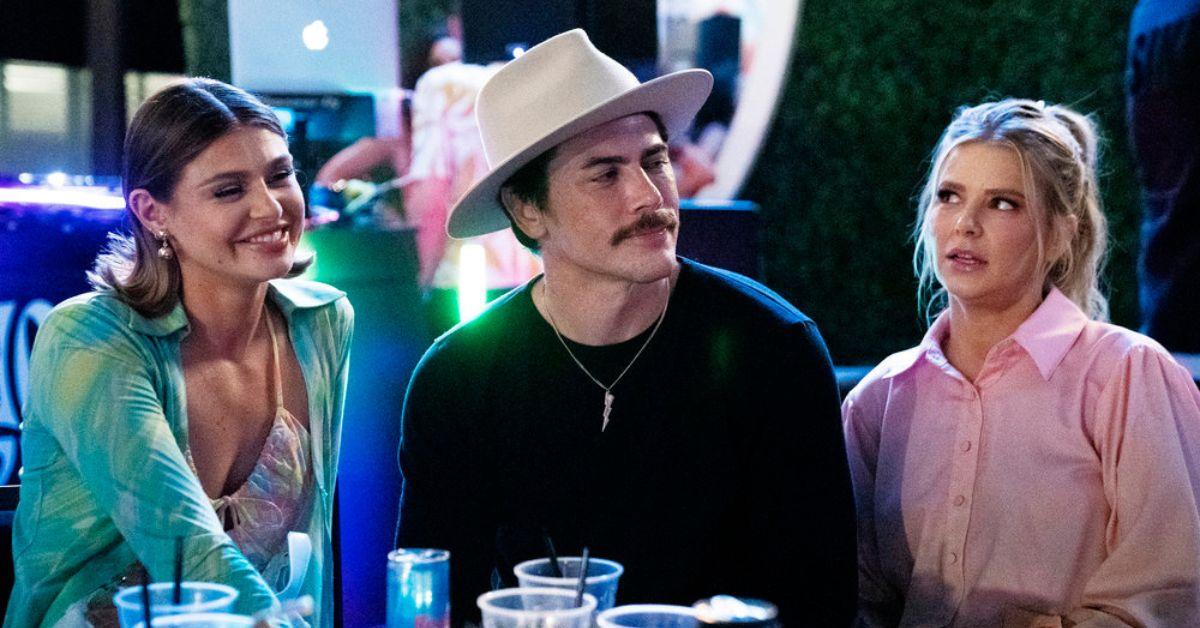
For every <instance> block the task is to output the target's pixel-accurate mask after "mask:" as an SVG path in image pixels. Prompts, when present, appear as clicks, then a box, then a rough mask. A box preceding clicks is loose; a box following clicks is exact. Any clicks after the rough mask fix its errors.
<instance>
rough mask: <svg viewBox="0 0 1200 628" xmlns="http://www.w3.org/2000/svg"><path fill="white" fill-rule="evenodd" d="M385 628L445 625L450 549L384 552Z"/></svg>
mask: <svg viewBox="0 0 1200 628" xmlns="http://www.w3.org/2000/svg"><path fill="white" fill-rule="evenodd" d="M387 601H388V604H387V625H388V628H449V626H450V552H448V551H446V550H440V549H404V548H401V549H398V550H395V551H393V552H390V553H388V597H387Z"/></svg>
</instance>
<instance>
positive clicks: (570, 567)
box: [513, 556, 625, 611]
mask: <svg viewBox="0 0 1200 628" xmlns="http://www.w3.org/2000/svg"><path fill="white" fill-rule="evenodd" d="M582 562H583V559H582V558H580V557H578V556H567V557H563V558H559V559H558V565H559V567H561V568H562V573H563V575H562V577H561V578H558V577H555V576H553V575H551V574H552V573H553V572H552V571H551V567H550V559H549V558H537V559H534V560H527V561H525V562H523V563H521V564H519V565H517V566H516V567H513V573H514V574H516V576H517V582H518V583H519V584H520V586H522V587H553V588H555V589H570V590H571V591H574V590H575V587H576V586H578V585H579V568H580V565H581V564H582ZM623 573H625V568H624V567H622V566H621V563H618V562H615V561H611V560H604V559H603V558H589V559H588V572H587V579H586V580H584V585H583V590H584V591H586V592H588V593H591V594H592V595H594V596H595V597H596V610H599V611H603V610H607V609H610V608H612V607H613V604H615V603H616V601H617V582H618V581H619V580H620V579H621V574H623Z"/></svg>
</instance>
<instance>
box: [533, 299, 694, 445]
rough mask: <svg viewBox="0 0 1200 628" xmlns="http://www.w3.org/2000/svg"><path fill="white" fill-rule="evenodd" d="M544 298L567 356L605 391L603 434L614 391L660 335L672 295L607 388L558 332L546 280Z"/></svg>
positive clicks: (549, 317)
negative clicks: (631, 355) (656, 336)
mask: <svg viewBox="0 0 1200 628" xmlns="http://www.w3.org/2000/svg"><path fill="white" fill-rule="evenodd" d="M542 296H543V297H545V298H546V307H545V310H546V318H548V319H550V328H551V329H553V330H554V335H555V336H556V337H558V341H559V342H560V343H562V346H563V349H566V350H567V355H569V356H571V359H572V360H574V361H575V366H578V367H579V370H581V371H583V374H584V375H587V376H588V379H590V380H592V381H593V382H595V383H596V385H597V386H599V387H600V388H602V389H603V390H604V421H603V422H602V423H601V424H600V431H601V432H603V431H604V430H605V428H607V427H608V415H609V414H611V413H612V405H613V401H615V400H616V397H615V396H613V394H612V389H613V387H614V386H616V385H617V382H619V381H621V378H622V377H625V374H626V373H628V372H629V369H630V368H632V367H633V363H634V362H637V359H638V358H639V357H641V355H642V352H643V351H645V350H646V347H648V346H650V341H651V340H654V334H657V333H658V328H659V327H661V326H662V322H663V319H665V318H666V317H667V306H668V305H670V304H671V295H670V293H669V292H668V294H667V302H666V303H664V304H663V310H662V314H659V315H658V322H656V323H654V329H653V330H651V331H650V335H649V336H647V337H646V341H645V342H643V343H642V346H641V348H639V349H638V350H637V353H635V354H633V359H631V360H630V361H629V364H626V365H625V368H623V369H621V373H620V374H619V375H617V378H616V379H614V380H613V381H612V383H611V384H609V385H607V386H605V385H604V382H601V381H600V380H598V379H596V376H595V375H592V372H591V371H589V370H587V367H586V366H584V365H583V362H580V361H579V358H577V357H575V353H574V352H573V351H571V347H569V346H567V341H566V340H565V339H563V336H562V333H561V332H559V331H558V325H557V324H556V323H555V322H554V315H553V314H551V313H550V289H549V288H547V287H546V284H545V280H543V283H542Z"/></svg>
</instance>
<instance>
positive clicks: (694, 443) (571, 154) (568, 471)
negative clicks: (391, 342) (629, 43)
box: [397, 30, 856, 626]
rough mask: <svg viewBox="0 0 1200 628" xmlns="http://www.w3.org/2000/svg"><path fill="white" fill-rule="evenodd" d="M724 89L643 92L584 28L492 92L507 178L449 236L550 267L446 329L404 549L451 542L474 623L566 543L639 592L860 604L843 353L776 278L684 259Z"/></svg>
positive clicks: (415, 424) (693, 81) (418, 425)
mask: <svg viewBox="0 0 1200 628" xmlns="http://www.w3.org/2000/svg"><path fill="white" fill-rule="evenodd" d="M711 85H712V78H711V76H710V75H709V74H708V73H707V72H704V71H703V70H689V71H684V72H678V73H674V74H670V75H667V76H663V77H660V78H657V79H655V80H652V81H649V82H647V83H644V84H641V83H639V82H638V81H637V79H636V78H635V77H634V76H633V75H632V74H631V73H630V72H629V71H628V70H626V69H625V68H623V67H622V66H621V65H620V64H618V63H617V62H615V61H613V60H612V59H610V58H609V57H607V56H605V55H603V54H602V53H600V52H599V51H598V50H597V49H596V48H595V47H593V46H592V44H591V42H589V41H588V39H587V36H586V35H585V34H584V33H583V31H580V30H575V31H570V32H567V33H563V34H561V35H558V36H556V37H553V38H551V39H549V40H547V41H545V42H543V43H542V44H540V45H538V46H535V47H534V48H532V49H530V50H529V51H528V52H526V53H525V54H524V55H523V56H522V57H520V58H518V59H516V60H514V61H512V62H510V63H509V64H508V65H506V66H505V67H504V68H502V69H501V70H499V71H498V72H497V73H496V75H495V76H494V77H492V79H491V80H490V81H489V82H488V83H487V84H486V85H485V86H484V87H483V89H482V90H481V92H480V94H479V100H478V104H477V116H478V119H479V123H480V130H481V134H482V136H483V143H484V149H485V152H486V153H487V158H488V163H489V165H490V167H491V171H490V174H489V175H488V176H487V177H486V178H484V179H483V180H482V181H480V182H479V183H478V184H476V185H475V187H474V188H472V189H471V190H470V191H468V192H467V194H466V195H465V196H464V197H463V198H462V199H461V200H460V201H459V203H458V204H457V205H456V206H455V207H454V208H453V209H452V211H451V215H450V218H449V224H448V230H449V233H450V235H451V236H454V237H469V236H475V235H479V234H482V233H488V232H491V231H495V230H499V229H505V228H508V227H510V225H511V226H512V228H513V229H514V232H515V234H516V235H517V237H518V238H519V239H520V240H521V241H522V243H524V244H525V245H526V246H529V247H530V248H533V249H535V250H537V251H538V252H539V253H540V254H541V256H542V260H543V263H544V266H545V273H544V275H542V276H539V277H537V278H535V279H533V280H532V281H530V282H529V283H527V284H526V285H524V286H522V287H520V288H517V289H515V290H513V291H512V292H510V293H509V294H507V295H506V296H504V297H502V298H500V299H499V300H498V301H497V302H495V303H493V304H492V305H491V307H490V308H489V309H488V310H487V311H486V312H484V313H483V314H482V315H481V316H479V317H478V318H476V319H475V320H474V321H471V322H469V323H465V324H462V325H460V326H458V327H456V328H455V329H453V330H451V331H450V332H448V333H447V334H446V335H444V336H442V337H441V338H439V339H438V340H437V341H436V342H435V343H434V345H433V347H431V348H430V349H429V351H428V352H427V353H426V354H425V357H424V358H423V359H422V361H421V363H420V365H419V366H418V367H417V370H416V372H415V373H414V375H413V378H412V382H411V384H410V386H409V390H408V395H407V398H406V401H405V410H404V424H403V434H402V440H401V445H400V466H401V471H402V472H403V474H404V490H403V496H402V498H401V505H400V520H399V526H398V534H397V541H398V544H399V545H401V546H406V547H421V546H424V547H441V548H445V549H449V550H450V552H451V574H452V586H451V590H452V599H453V611H454V613H455V623H460V622H463V621H466V620H469V619H471V618H472V617H473V616H476V615H477V613H478V611H477V610H476V607H475V598H476V597H477V596H478V595H479V594H480V593H483V592H484V591H486V590H488V589H489V588H491V587H492V586H493V585H494V584H499V583H511V582H512V581H513V573H512V565H513V564H514V563H515V562H517V561H519V560H524V559H527V558H535V557H540V556H545V555H546V551H547V549H546V548H547V546H548V545H549V543H548V542H547V541H549V540H550V539H552V540H553V544H554V545H555V546H556V547H557V548H558V551H559V552H561V553H563V554H564V555H578V554H579V552H580V551H581V549H582V548H583V547H584V546H589V547H590V550H591V554H592V555H593V556H597V557H602V558H608V559H613V560H616V561H618V562H620V563H622V564H624V566H625V572H624V575H622V576H621V580H620V585H619V590H618V594H617V600H618V603H622V604H626V603H633V602H664V603H676V604H691V603H692V602H694V601H696V600H697V599H699V598H702V597H706V596H711V595H715V594H720V593H730V594H734V595H741V596H747V597H756V598H765V599H767V600H770V601H772V602H774V603H775V604H777V605H778V606H779V608H780V617H781V619H783V620H784V621H785V622H789V623H792V624H794V625H821V626H825V625H846V624H848V623H849V622H850V620H851V618H852V615H853V608H854V603H855V597H856V591H855V587H856V568H855V562H856V556H855V525H854V506H853V500H852V496H851V488H850V483H849V474H848V470H847V465H846V457H845V452H844V449H843V443H842V435H841V422H840V419H839V410H838V393H837V388H836V385H835V382H834V377H833V372H832V368H831V366H830V362H829V357H828V354H827V352H826V349H825V345H824V343H823V341H822V340H821V337H820V335H819V334H818V333H817V330H816V327H815V326H814V325H813V323H812V321H811V320H809V319H808V318H807V317H805V316H804V315H803V314H801V313H800V312H799V311H797V310H796V309H795V308H794V307H792V306H791V305H790V304H788V303H787V302H786V301H785V300H783V299H782V298H781V297H779V296H778V295H776V294H775V293H773V292H771V291H770V290H768V289H767V288H766V287H764V286H762V285H760V284H758V283H756V282H754V281H752V280H750V279H747V278H745V277H741V276H739V275H735V274H732V273H729V272H726V271H722V270H717V269H714V268H709V267H706V266H703V265H700V264H697V263H695V262H692V261H689V260H685V259H681V258H678V257H676V255H675V238H676V235H677V233H678V225H679V198H678V194H677V192H676V188H675V182H674V179H673V175H672V170H671V164H670V161H669V159H668V156H667V144H666V141H667V137H668V135H669V134H678V133H682V132H683V131H684V130H685V129H686V128H687V126H688V124H689V122H690V121H691V119H692V117H693V116H694V115H695V113H696V111H697V110H698V109H699V108H700V105H701V104H702V103H703V102H704V100H705V98H706V97H707V96H708V93H709V90H710V89H711Z"/></svg>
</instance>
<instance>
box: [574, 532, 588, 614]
mask: <svg viewBox="0 0 1200 628" xmlns="http://www.w3.org/2000/svg"><path fill="white" fill-rule="evenodd" d="M588 558H589V556H588V548H587V547H584V548H583V558H581V559H579V583H578V584H576V585H575V608H579V607H580V606H583V589H584V587H585V586H586V585H587V572H588Z"/></svg>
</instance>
